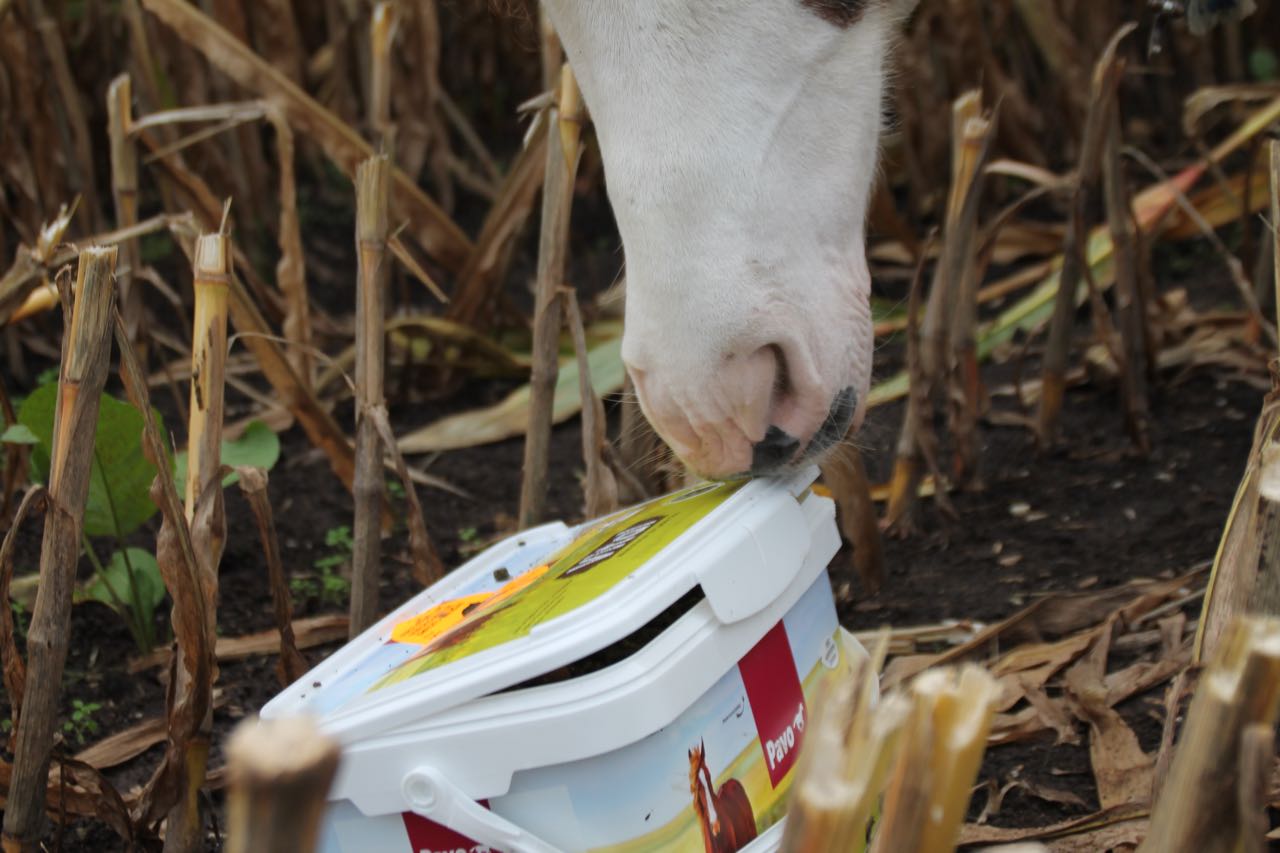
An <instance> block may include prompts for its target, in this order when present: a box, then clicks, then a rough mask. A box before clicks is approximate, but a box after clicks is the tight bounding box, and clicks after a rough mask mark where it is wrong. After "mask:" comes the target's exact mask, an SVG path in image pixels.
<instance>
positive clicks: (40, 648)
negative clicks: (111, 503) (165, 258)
mask: <svg viewBox="0 0 1280 853" xmlns="http://www.w3.org/2000/svg"><path fill="white" fill-rule="evenodd" d="M115 264H116V250H115V249H114V248H89V249H85V250H84V251H83V252H81V253H80V263H79V266H78V268H77V272H76V287H75V290H74V299H73V294H72V292H71V290H70V287H67V288H66V289H65V290H64V296H63V299H64V310H65V312H66V315H67V316H68V317H69V322H68V326H67V333H66V336H65V337H64V339H63V356H62V369H61V373H60V375H59V377H58V402H57V408H56V410H55V413H54V420H53V447H52V451H51V459H50V462H49V493H48V501H49V510H48V514H47V515H46V517H45V525H44V539H43V541H42V543H41V547H40V587H39V592H38V593H37V594H36V604H35V608H34V609H33V611H32V614H31V627H30V629H29V630H28V631H27V652H28V655H29V656H30V660H29V664H28V670H27V672H28V675H29V677H28V678H27V690H26V697H25V700H24V703H23V714H22V719H21V721H20V723H19V726H18V731H17V742H16V745H15V748H14V761H13V778H12V782H11V783H10V787H9V797H8V801H7V802H6V803H5V814H4V836H3V844H4V849H5V851H6V853H8V851H17V850H22V849H26V848H28V847H30V846H32V845H34V844H35V843H36V842H37V840H38V839H39V837H40V834H41V831H42V829H43V823H44V796H45V780H46V778H47V776H48V769H49V753H50V750H51V749H52V748H53V735H54V729H55V727H56V726H57V723H58V706H59V699H60V697H61V693H62V671H63V667H64V666H65V664H66V660H67V646H68V644H69V642H70V637H69V627H70V623H71V592H72V587H73V586H74V585H75V572H76V563H77V562H79V559H80V547H81V545H80V537H81V525H82V523H83V521H84V506H85V500H86V499H87V498H88V494H89V476H90V472H91V470H92V467H93V454H92V453H86V452H84V448H86V447H92V446H93V441H94V435H95V433H96V431H97V426H98V400H99V397H100V395H101V393H102V387H103V385H104V384H105V382H106V379H107V370H108V368H109V366H110V364H109V362H110V354H111V309H112V306H113V305H114V304H115V282H114V280H113V272H114V269H115Z"/></svg>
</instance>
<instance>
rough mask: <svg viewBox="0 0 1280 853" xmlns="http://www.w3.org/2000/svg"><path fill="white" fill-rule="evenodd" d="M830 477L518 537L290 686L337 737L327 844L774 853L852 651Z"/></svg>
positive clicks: (747, 488)
mask: <svg viewBox="0 0 1280 853" xmlns="http://www.w3.org/2000/svg"><path fill="white" fill-rule="evenodd" d="M815 475H816V471H812V470H811V471H808V472H805V474H803V475H800V476H797V477H795V478H793V479H791V480H786V481H772V480H769V481H765V480H755V481H750V482H746V483H733V484H718V485H714V486H703V487H698V488H694V489H688V490H685V491H683V492H677V493H675V494H673V495H668V496H665V497H663V498H658V499H656V500H654V501H650V502H648V503H646V504H642V505H641V506H639V507H633V508H630V509H627V510H624V511H621V512H619V513H616V514H614V515H612V516H610V517H608V518H606V519H602V520H600V521H597V522H593V523H590V524H587V525H582V526H580V527H577V528H572V529H570V528H567V527H565V526H564V525H562V524H551V525H546V526H543V527H540V528H537V529H535V530H531V531H526V532H525V533H523V534H520V535H518V536H515V537H512V538H510V539H507V540H505V541H503V542H501V543H498V544H497V545H495V546H493V547H492V548H490V549H489V550H487V551H485V552H484V553H483V554H481V555H480V556H478V557H476V558H475V559H473V560H471V561H470V562H468V563H467V564H466V565H464V566H463V567H462V568H460V569H458V570H456V571H455V572H453V573H451V574H450V575H449V576H448V577H446V578H445V579H444V580H442V581H441V582H440V583H438V584H436V585H434V586H432V587H431V588H430V589H428V590H426V591H424V592H422V593H421V594H419V595H417V596H415V597H414V598H413V599H411V600H410V601H409V602H407V603H406V604H405V605H404V606H402V607H400V608H398V609H397V610H396V611H395V612H394V613H392V614H390V615H389V616H388V617H386V618H385V619H384V620H382V621H381V622H380V623H378V624H377V625H375V626H374V627H373V628H371V629H370V630H369V631H368V632H366V633H365V634H363V635H361V636H360V637H358V638H356V639H355V640H353V641H352V642H351V643H349V644H348V645H347V646H346V647H344V648H343V649H341V650H340V651H339V652H338V653H336V654H335V655H334V656H333V657H331V658H330V659H329V660H327V661H325V662H324V663H323V664H321V665H320V666H318V667H316V668H315V669H314V670H313V671H312V672H310V673H308V674H307V675H306V676H305V677H303V678H302V679H300V680H299V681H298V682H297V683H295V684H293V685H292V686H290V687H289V688H288V689H286V690H285V691H284V692H283V693H281V694H280V696H278V697H276V698H275V699H274V700H272V702H271V703H269V704H268V705H267V707H266V708H264V709H263V715H264V716H267V717H280V716H285V715H289V714H312V715H315V716H316V717H318V719H319V722H320V724H321V727H322V728H323V729H325V730H326V731H327V732H329V733H330V734H332V735H333V736H334V737H336V738H337V739H338V740H339V742H340V743H341V744H342V746H343V759H342V764H341V766H340V768H339V772H338V777H337V779H336V780H335V782H334V786H333V789H332V790H331V792H330V800H331V807H330V809H329V812H328V814H327V816H326V822H325V827H324V831H323V834H322V850H324V851H326V853H353V851H360V853H376V851H384V850H385V851H388V853H392V851H395V853H409V852H410V851H412V853H427V851H430V853H444V851H448V853H453V851H458V850H462V851H476V850H486V849H491V850H511V851H577V850H610V851H633V850H708V851H715V853H721V851H731V850H747V851H766V850H773V849H776V847H777V844H778V841H779V840H780V837H781V824H780V821H781V820H782V817H783V815H784V814H785V808H786V796H785V795H786V791H787V789H788V786H789V785H790V782H791V776H792V775H793V771H794V762H795V756H796V754H797V752H798V750H799V748H800V743H801V741H802V740H803V736H804V726H805V723H806V722H807V719H808V713H807V709H808V704H809V702H810V701H811V699H812V697H813V694H814V691H815V689H816V688H817V685H818V683H819V682H820V680H821V678H822V677H823V676H824V674H826V673H828V672H831V671H834V670H838V669H842V668H845V667H848V666H849V665H850V664H851V661H852V659H853V658H854V657H856V656H865V652H864V651H863V650H862V648H861V646H859V645H858V644H857V642H856V641H855V640H853V638H852V637H851V636H849V635H847V634H844V632H842V631H841V630H840V628H839V626H838V624H837V621H836V614H835V606H834V603H833V601H832V596H831V591H830V586H829V582H828V579H827V574H826V570H825V569H826V565H827V563H828V562H829V560H830V559H831V557H832V556H833V555H834V554H835V552H836V551H837V550H838V548H839V537H838V534H837V532H836V528H835V524H834V508H833V506H832V504H831V501H830V500H829V499H827V498H824V497H820V496H819V495H817V494H815V493H813V492H811V491H810V490H809V485H810V483H811V482H812V480H813V478H814V476H815Z"/></svg>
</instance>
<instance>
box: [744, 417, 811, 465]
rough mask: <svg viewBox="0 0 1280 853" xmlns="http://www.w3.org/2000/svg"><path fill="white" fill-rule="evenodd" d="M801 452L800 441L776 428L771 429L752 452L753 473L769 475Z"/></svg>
mask: <svg viewBox="0 0 1280 853" xmlns="http://www.w3.org/2000/svg"><path fill="white" fill-rule="evenodd" d="M799 450H800V439H798V438H795V437H794V436H791V435H788V434H787V433H786V432H784V431H783V430H781V429H779V428H778V427H776V426H771V427H769V430H768V432H766V433H765V434H764V438H763V439H761V440H760V441H757V442H756V444H755V446H754V447H753V448H752V450H751V473H753V474H768V473H771V472H773V471H776V470H777V469H778V468H780V467H781V466H783V465H785V464H787V463H788V462H790V461H791V459H792V457H794V456H795V455H796V452H797V451H799Z"/></svg>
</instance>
